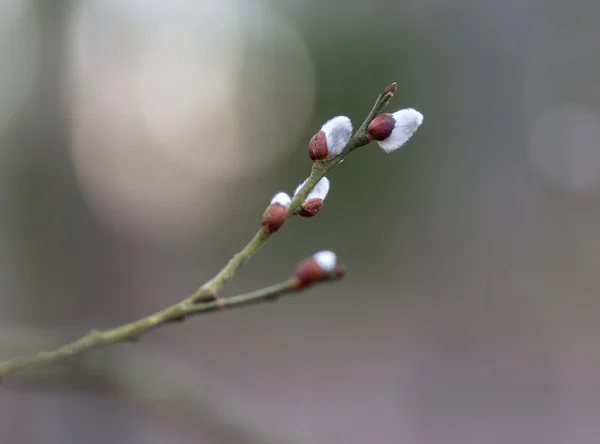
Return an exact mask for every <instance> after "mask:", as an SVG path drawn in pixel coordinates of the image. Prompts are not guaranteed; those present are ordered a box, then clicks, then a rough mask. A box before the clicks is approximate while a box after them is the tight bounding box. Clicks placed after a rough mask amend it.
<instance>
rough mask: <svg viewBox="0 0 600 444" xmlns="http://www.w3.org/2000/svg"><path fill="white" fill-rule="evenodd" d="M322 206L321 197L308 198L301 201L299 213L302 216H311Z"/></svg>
mask: <svg viewBox="0 0 600 444" xmlns="http://www.w3.org/2000/svg"><path fill="white" fill-rule="evenodd" d="M321 208H323V199H308V200H305V201H304V202H303V203H302V207H301V210H300V213H298V214H299V215H300V216H302V217H313V216H316V214H317V213H318V212H319V211H320V210H321Z"/></svg>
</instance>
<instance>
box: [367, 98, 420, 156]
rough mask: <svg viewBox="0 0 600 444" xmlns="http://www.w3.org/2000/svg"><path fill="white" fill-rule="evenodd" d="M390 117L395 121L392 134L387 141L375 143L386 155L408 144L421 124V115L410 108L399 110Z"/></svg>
mask: <svg viewBox="0 0 600 444" xmlns="http://www.w3.org/2000/svg"><path fill="white" fill-rule="evenodd" d="M392 116H393V117H394V120H395V121H396V123H395V125H394V129H393V130H392V134H390V136H389V137H388V138H387V139H384V140H382V141H380V142H377V143H378V144H379V146H380V147H381V149H382V150H383V151H385V152H386V153H391V152H392V151H395V150H397V149H398V148H400V147H401V146H402V145H404V144H405V143H406V142H408V141H409V139H410V138H411V137H412V135H413V134H414V133H415V131H417V129H418V128H419V126H420V125H421V123H423V114H421V113H420V112H419V111H417V110H414V109H412V108H407V109H401V110H400V111H396V112H395V113H394V114H392Z"/></svg>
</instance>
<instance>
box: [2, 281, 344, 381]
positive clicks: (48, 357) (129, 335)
mask: <svg viewBox="0 0 600 444" xmlns="http://www.w3.org/2000/svg"><path fill="white" fill-rule="evenodd" d="M342 276H343V273H341V272H340V270H337V271H336V272H334V273H332V274H331V275H327V276H326V277H325V278H323V279H321V280H320V281H317V282H326V281H333V280H337V279H339V278H341V277H342ZM302 290H303V288H299V286H298V282H297V280H296V279H295V278H290V279H288V280H285V281H283V282H280V283H278V284H275V285H272V286H270V287H266V288H263V289H260V290H256V291H253V292H250V293H246V294H241V295H238V296H233V297H230V298H217V299H213V300H211V301H205V302H199V303H189V302H180V303H178V304H175V305H172V306H170V307H168V308H166V309H164V310H162V311H159V312H157V313H155V314H153V315H150V316H147V317H145V318H142V319H139V320H137V321H135V322H132V323H130V324H126V325H123V326H121V327H116V328H113V329H110V330H105V331H92V332H90V333H88V334H87V335H85V336H83V337H81V338H79V339H77V340H76V341H74V342H71V343H70V344H66V345H63V346H62V347H58V348H57V349H55V350H51V351H42V352H39V353H36V354H34V355H31V356H18V357H15V358H12V359H9V360H7V361H4V362H2V363H0V381H1V380H2V379H3V378H4V377H6V376H7V375H9V374H11V373H14V372H16V371H18V370H21V369H24V368H27V367H34V366H35V367H38V366H45V365H52V364H56V363H57V362H59V361H62V360H64V359H67V358H71V357H73V356H77V355H81V354H83V353H87V352H89V351H91V350H94V349H98V348H102V347H106V346H109V345H114V344H118V343H120V342H127V341H136V340H138V339H139V338H140V337H141V336H142V335H143V334H144V333H147V332H149V331H151V330H154V329H156V328H158V327H161V326H163V325H166V324H169V323H172V322H177V321H183V320H184V319H185V318H187V317H190V316H196V315H200V314H206V313H212V312H215V311H221V310H225V309H229V308H237V307H243V306H246V305H253V304H259V303H261V302H268V301H273V300H275V299H277V298H278V297H280V296H283V295H285V294H290V293H296V292H299V291H302Z"/></svg>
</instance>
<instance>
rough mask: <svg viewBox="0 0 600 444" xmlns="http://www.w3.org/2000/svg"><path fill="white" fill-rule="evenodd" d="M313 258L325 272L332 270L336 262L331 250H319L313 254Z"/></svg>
mask: <svg viewBox="0 0 600 444" xmlns="http://www.w3.org/2000/svg"><path fill="white" fill-rule="evenodd" d="M313 259H314V260H315V262H316V263H317V264H318V265H319V267H321V268H322V269H323V271H325V272H326V273H329V272H331V271H333V269H334V268H335V265H336V263H337V257H336V255H335V253H334V252H333V251H319V252H318V253H315V254H314V255H313Z"/></svg>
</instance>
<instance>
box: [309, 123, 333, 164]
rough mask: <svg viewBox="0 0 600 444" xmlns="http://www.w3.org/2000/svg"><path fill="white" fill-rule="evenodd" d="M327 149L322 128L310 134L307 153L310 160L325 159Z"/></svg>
mask: <svg viewBox="0 0 600 444" xmlns="http://www.w3.org/2000/svg"><path fill="white" fill-rule="evenodd" d="M328 154H329V150H328V149H327V138H326V137H325V132H323V131H322V130H321V131H319V132H318V133H317V134H315V135H314V136H312V138H311V139H310V142H308V155H309V156H310V158H311V159H312V160H325V159H327V155H328Z"/></svg>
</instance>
